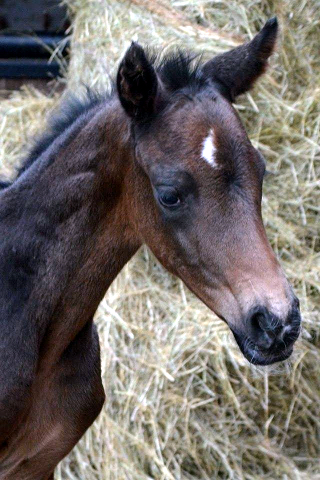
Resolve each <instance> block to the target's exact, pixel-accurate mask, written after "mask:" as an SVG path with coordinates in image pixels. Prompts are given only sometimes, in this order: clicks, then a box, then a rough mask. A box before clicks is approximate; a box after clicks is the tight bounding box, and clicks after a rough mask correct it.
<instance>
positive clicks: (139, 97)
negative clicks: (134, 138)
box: [117, 42, 158, 120]
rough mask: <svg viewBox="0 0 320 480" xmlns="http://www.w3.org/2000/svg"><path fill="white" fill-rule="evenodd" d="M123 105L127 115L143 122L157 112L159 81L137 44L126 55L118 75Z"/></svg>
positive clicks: (132, 44) (133, 43)
mask: <svg viewBox="0 0 320 480" xmlns="http://www.w3.org/2000/svg"><path fill="white" fill-rule="evenodd" d="M117 89H118V95H119V99H120V102H121V105H122V106H123V108H124V109H125V111H126V112H127V114H128V115H129V116H130V117H132V118H135V119H137V120H143V119H145V118H147V117H148V116H150V115H151V114H152V113H153V112H154V110H155V102H156V95H157V90H158V79H157V75H156V72H155V70H154V68H153V66H152V64H151V63H150V62H149V60H148V59H147V56H146V54H145V52H144V50H143V48H142V47H141V46H140V45H139V44H138V43H136V42H132V43H131V46H130V47H129V48H128V50H127V51H126V53H125V56H124V58H123V60H122V61H121V63H120V66H119V69H118V75H117Z"/></svg>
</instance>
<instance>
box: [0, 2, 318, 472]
mask: <svg viewBox="0 0 320 480" xmlns="http://www.w3.org/2000/svg"><path fill="white" fill-rule="evenodd" d="M66 1H67V4H68V6H69V8H70V12H71V15H72V18H73V24H72V31H71V32H70V35H71V42H72V47H71V62H70V67H69V70H68V72H66V76H65V80H64V81H65V82H66V83H67V84H68V87H69V88H71V89H73V90H76V91H79V92H80V93H81V91H82V89H83V84H84V83H86V84H88V85H90V86H94V87H96V88H97V89H102V88H108V86H109V79H110V75H112V74H113V73H114V72H115V68H116V65H117V62H118V60H119V58H120V57H121V55H122V54H123V53H124V51H125V49H126V47H127V46H128V44H129V42H130V41H131V39H136V40H138V41H139V42H140V43H142V44H143V45H146V44H148V45H152V46H157V47H161V48H162V49H164V50H167V49H169V48H171V47H173V46H176V45H180V46H184V47H186V48H191V49H192V50H195V51H205V52H206V56H210V54H213V53H217V52H221V51H224V50H226V49H228V48H230V47H232V46H234V45H237V44H238V43H239V42H240V41H242V40H245V39H249V38H251V37H252V35H253V34H254V33H255V32H256V31H257V30H258V29H259V28H260V27H261V26H262V24H263V23H264V21H265V20H266V19H267V18H269V17H270V16H272V15H273V14H277V15H278V18H279V21H280V24H281V25H282V29H281V30H282V31H281V39H280V42H279V44H278V49H277V53H276V54H275V55H274V57H273V59H272V61H271V68H270V70H269V72H268V73H267V75H266V76H265V77H264V79H263V80H262V81H261V82H260V83H259V84H258V85H257V86H256V87H255V89H254V91H253V92H251V94H250V95H247V96H244V97H241V99H240V101H239V103H238V107H237V108H238V109H239V111H240V114H241V116H242V118H243V120H244V123H245V125H246V127H247V129H248V132H249V135H250V138H251V139H252V142H253V143H254V144H255V145H256V146H258V147H259V148H260V149H261V151H262V153H263V154H264V156H265V157H266V158H267V161H268V169H269V170H270V171H271V174H270V175H269V176H267V178H266V181H265V186H264V198H263V211H264V219H265V223H266V226H267V231H268V236H269V238H270V241H271V243H272V246H273V248H274V249H275V251H276V252H277V254H278V256H279V258H280V259H281V262H282V265H283V266H284V268H285V270H286V272H287V274H288V276H289V278H290V280H291V282H292V283H293V285H294V288H295V290H296V292H297V294H298V296H299V297H300V300H301V305H302V312H303V318H304V329H303V333H302V336H301V339H300V340H299V342H298V345H297V347H296V351H295V353H294V356H293V357H292V358H291V360H290V361H289V362H287V363H285V364H282V365H280V366H276V367H270V368H264V369H262V368H260V369H259V368H256V367H252V366H250V365H249V364H248V362H247V361H246V360H245V359H244V358H243V357H242V355H241V354H240V352H239V350H238V348H237V347H236V345H235V343H234V341H233V339H232V338H231V334H230V332H229V331H228V328H227V326H226V325H224V324H223V323H222V322H221V321H220V320H218V319H217V318H216V317H215V316H214V315H213V314H212V312H210V311H209V310H208V309H207V308H206V307H204V306H203V305H202V304H201V302H200V301H198V300H197V299H196V298H195V297H194V296H193V295H192V294H190V293H189V292H188V291H187V289H186V288H185V287H184V286H183V284H182V282H181V281H180V280H177V279H176V278H173V277H172V276H170V275H169V274H168V273H167V272H166V271H164V269H163V268H162V267H161V266H160V265H159V263H158V262H157V261H156V260H155V259H154V257H153V256H152V255H151V254H150V252H149V251H148V250H147V249H145V248H144V249H142V250H141V251H140V252H139V253H138V254H137V255H136V256H135V257H134V258H133V259H132V261H131V262H130V263H129V264H128V265H127V266H126V267H125V268H124V270H123V272H122V273H121V274H120V275H119V276H118V278H117V279H116V281H115V282H114V284H113V285H112V287H111V288H110V290H109V292H108V293H107V295H106V297H105V299H104V300H103V301H102V303H101V305H100V307H99V310H98V312H97V315H96V321H97V325H98V328H99V332H100V339H101V346H102V369H103V380H104V384H105V389H106V394H107V400H106V404H105V406H104V410H103V413H102V414H101V415H100V417H99V418H98V420H97V421H96V422H95V424H94V425H93V426H92V428H91V429H90V431H88V432H87V434H86V435H85V437H84V438H83V439H82V441H81V442H80V443H79V445H78V446H77V447H76V448H75V449H74V451H73V452H72V453H71V454H70V455H69V456H68V458H66V459H65V460H64V461H63V462H62V464H61V465H60V466H59V468H58V470H57V479H58V480H62V479H63V480H67V479H68V480H69V479H70V480H71V479H72V480H75V479H85V480H98V479H99V480H125V479H127V480H147V479H148V480H151V479H156V480H180V479H181V480H182V479H183V480H191V479H192V480H195V479H197V480H199V479H201V480H202V479H203V480H205V479H210V480H213V479H217V478H219V479H220V478H221V479H235V480H244V479H246V480H262V479H268V480H278V479H281V480H291V479H297V480H298V479H304V480H307V479H308V480H309V479H310V480H316V479H320V461H319V453H320V451H319V450H320V326H319V325H320V322H319V319H320V316H319V312H320V302H319V291H320V254H319V250H320V249H319V247H320V242H319V230H320V229H319V226H320V223H319V211H320V202H319V199H320V148H319V129H320V115H319V113H320V112H319V110H320V55H319V46H320V28H319V15H320V14H319V9H320V5H319V1H318V0H308V1H306V0H290V1H289V0H281V1H277V2H276V1H274V2H273V1H266V0H263V1H258V0H241V1H237V0H229V1H228V2H227V1H224V0H222V1H219V2H216V1H206V0H201V1H198V2H194V1H192V0H175V1H174V0H172V1H171V3H169V2H168V3H167V2H165V1H157V2H156V1H153V0H150V1H147V0H133V1H131V2H130V3H129V2H124V1H112V0H110V1H108V0H66ZM58 101H59V95H58V94H56V93H54V91H53V92H52V93H51V94H50V95H44V94H43V93H40V92H39V91H37V90H35V89H30V88H29V89H28V88H25V89H23V90H22V91H20V92H16V93H14V94H13V95H11V96H10V97H9V98H6V99H4V100H2V101H1V102H0V115H1V118H0V142H1V144H0V147H1V160H0V161H1V172H2V173H3V174H4V175H7V176H10V175H13V171H14V168H13V167H14V165H16V164H17V163H18V162H19V161H20V159H21V155H22V154H23V151H24V146H25V145H27V144H28V142H29V141H30V138H31V137H32V135H33V134H34V133H36V132H38V131H40V130H41V129H42V128H43V125H44V118H45V116H46V114H47V113H48V112H49V111H50V110H51V109H52V108H53V107H54V106H55V105H56V104H57V102H58Z"/></svg>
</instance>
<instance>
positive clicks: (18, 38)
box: [0, 34, 67, 58]
mask: <svg viewBox="0 0 320 480" xmlns="http://www.w3.org/2000/svg"><path fill="white" fill-rule="evenodd" d="M63 39H65V37H64V36H63V35H43V34H39V35H37V36H26V35H0V58H22V57H26V58H48V57H50V55H51V53H52V51H53V50H54V49H55V48H57V46H58V44H59V42H61V41H62V40H63ZM66 48H67V42H65V45H64V48H63V49H62V53H64V52H65V50H66Z"/></svg>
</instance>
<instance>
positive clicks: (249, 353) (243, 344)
mask: <svg viewBox="0 0 320 480" xmlns="http://www.w3.org/2000/svg"><path fill="white" fill-rule="evenodd" d="M232 333H233V335H234V338H235V339H236V342H237V344H238V346H239V348H240V350H241V352H242V353H243V355H244V357H245V358H246V359H247V360H248V361H249V362H250V363H252V365H260V366H266V365H272V364H273V363H278V362H282V361H284V360H287V358H289V357H290V355H291V354H292V352H293V346H292V345H290V346H288V347H287V348H284V349H282V350H275V351H271V352H270V351H269V352H265V351H262V350H259V349H258V348H257V347H256V346H254V345H253V344H252V342H249V341H248V339H247V338H246V337H243V336H241V335H238V334H237V333H235V332H234V331H232Z"/></svg>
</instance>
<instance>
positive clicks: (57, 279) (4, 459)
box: [0, 19, 300, 480]
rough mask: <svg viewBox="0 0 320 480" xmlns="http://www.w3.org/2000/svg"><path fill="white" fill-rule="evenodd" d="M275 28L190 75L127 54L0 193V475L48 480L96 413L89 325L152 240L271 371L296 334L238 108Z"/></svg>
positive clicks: (9, 479) (295, 313)
mask: <svg viewBox="0 0 320 480" xmlns="http://www.w3.org/2000/svg"><path fill="white" fill-rule="evenodd" d="M276 35H277V21H276V19H272V20H270V21H268V22H267V23H266V25H265V26H264V28H263V29H262V30H261V31H260V33H259V34H258V35H257V36H256V37H255V38H254V39H253V40H252V41H251V42H250V43H248V44H245V45H243V46H240V47H238V48H236V49H234V50H231V51H230V52H228V53H225V54H222V55H219V56H217V57H215V58H213V59H212V60H210V61H208V62H207V63H205V64H204V65H202V66H201V65H200V64H197V65H196V66H193V67H192V64H191V62H190V59H189V58H188V57H187V56H185V55H182V54H181V53H179V54H177V55H173V56H171V57H167V58H165V59H164V60H162V61H161V62H158V63H157V62H156V61H151V60H149V59H148V58H147V56H146V55H145V53H144V51H143V49H142V48H141V47H140V46H139V45H137V44H136V43H133V44H132V45H131V47H130V48H129V49H128V51H127V53H126V54H125V57H124V59H123V60H122V62H121V64H120V67H119V70H118V75H117V90H116V91H115V92H114V93H112V94H111V95H110V96H109V97H107V98H104V99H100V100H99V99H91V100H90V101H89V103H87V104H85V105H81V104H79V103H78V104H77V103H73V105H72V106H70V105H69V107H68V108H69V110H67V111H66V112H65V115H66V116H65V117H62V118H59V119H58V120H55V122H54V123H53V126H51V132H50V133H49V134H46V135H45V136H44V137H43V138H42V139H41V140H40V141H39V143H38V144H37V145H36V146H35V148H34V149H33V151H32V152H31V154H30V155H29V157H28V158H27V160H26V161H25V163H24V166H23V167H22V169H21V171H20V172H19V174H18V177H17V179H16V180H15V181H14V182H13V183H12V184H11V185H8V186H5V185H3V186H2V187H3V188H2V190H1V192H0V236H1V244H0V325H1V338H0V367H1V368H0V480H48V479H52V478H53V471H54V468H55V466H56V465H57V463H58V462H59V461H60V460H61V459H62V458H63V457H64V456H65V455H66V454H67V453H68V452H69V451H70V450H71V449H72V447H73V446H74V445H75V444H76V443H77V441H78V440H79V439H80V437H81V436H82V435H83V434H84V432H85V431H86V430H87V428H88V427H89V426H90V425H91V424H92V422H93V421H94V419H95V418H96V417H97V415H98V414H99V412H100V410H101V407H102V404H103V401H104V391H103V387H102V383H101V374H100V354H99V342H98V337H97V332H96V329H95V326H94V325H93V322H92V318H93V315H94V313H95V311H96V309H97V307H98V304H99V302H100V301H101V299H102V297H103V295H104V294H105V292H106V290H107V288H108V287H109V285H110V284H111V282H112V281H113V279H114V278H115V277H116V275H117V274H118V273H119V271H120V270H121V269H122V267H123V266H124V265H125V263H126V262H127V261H128V260H129V259H130V258H131V257H132V255H134V253H135V252H136V251H137V250H138V248H139V247H140V246H141V245H142V244H143V243H146V244H147V245H148V246H149V247H150V249H151V250H152V251H153V252H154V254H155V255H156V257H157V258H158V259H159V260H160V262H161V263H162V264H163V265H164V266H165V267H166V268H167V269H168V270H169V271H170V272H173V273H174V274H176V275H178V276H179V277H180V278H181V279H182V280H183V281H184V282H185V283H186V285H187V286H188V287H189V288H190V290H192V291H193V292H194V293H195V294H196V295H197V296H198V297H199V298H200V299H201V300H202V301H203V302H204V303H206V304H207V305H208V306H209V307H210V308H211V309H212V310H213V311H214V312H216V314H217V315H219V316H220V317H221V318H222V319H223V320H225V321H226V322H227V323H228V325H229V326H230V329H231V330H232V332H233V333H234V336H235V338H236V341H237V342H238V344H239V347H240V349H241V350H242V352H243V354H244V355H245V356H246V357H247V358H248V360H250V361H251V362H253V363H255V364H260V365H266V364H270V363H273V362H277V361H280V360H283V359H285V358H287V357H288V356H289V355H290V354H291V352H292V347H293V343H294V341H295V340H296V338H297V336H298V334H299V325H300V314H299V307H298V300H297V299H296V297H295V296H294V294H293V292H292V290H291V287H290V286H289V284H288V282H287V280H286V278H285V276H284V274H283V272H282V270H281V268H280V266H279V264H278V262H277V260H276V258H275V255H274V253H273V252H272V250H271V247H270V245H269V243H268V240H267V237H266V234H265V231H264V227H263V224H262V219H261V212H260V207H261V190H262V179H263V175H264V171H265V162H264V159H263V157H262V156H261V154H260V153H259V152H258V151H257V150H255V149H254V148H253V146H252V145H251V143H250V141H249V139H248V137H247V135H246V132H245V130H244V128H243V126H242V124H241V121H240V119H239V117H238V115H237V113H236V111H235V110H234V108H233V106H232V102H233V101H234V100H235V98H236V97H237V96H238V95H239V94H241V93H243V92H245V91H247V90H248V89H249V88H250V87H251V86H252V84H253V82H254V81H255V79H256V78H257V77H259V76H260V75H261V74H262V73H263V71H264V70H265V68H266V65H267V59H268V57H269V56H270V54H271V53H272V50H273V47H274V43H275V40H276Z"/></svg>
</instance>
